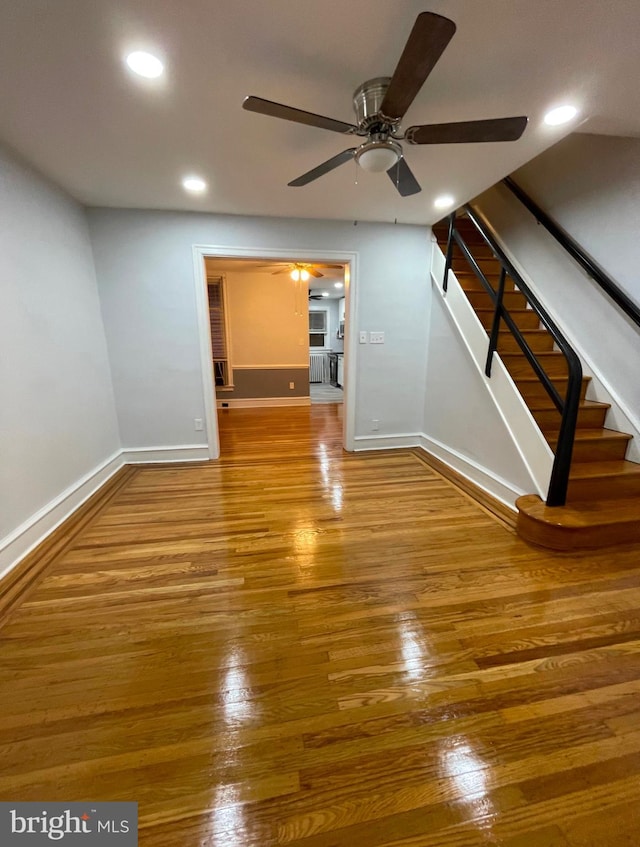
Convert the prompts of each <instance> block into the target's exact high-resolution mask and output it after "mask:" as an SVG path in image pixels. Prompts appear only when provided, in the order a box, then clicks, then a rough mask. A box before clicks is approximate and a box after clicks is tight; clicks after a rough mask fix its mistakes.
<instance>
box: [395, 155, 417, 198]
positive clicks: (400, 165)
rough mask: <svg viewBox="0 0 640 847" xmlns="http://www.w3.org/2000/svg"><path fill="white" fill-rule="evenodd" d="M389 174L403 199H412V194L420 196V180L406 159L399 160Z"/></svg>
mask: <svg viewBox="0 0 640 847" xmlns="http://www.w3.org/2000/svg"><path fill="white" fill-rule="evenodd" d="M387 173H388V174H389V179H390V180H391V182H392V183H393V184H394V185H395V187H396V188H397V189H398V192H399V193H400V195H401V196H402V197H410V196H411V195H412V194H418V192H419V191H422V189H421V188H420V184H419V183H418V180H417V179H416V178H415V176H414V175H413V172H412V171H411V168H410V167H409V165H408V164H407V160H406V159H405V158H404V157H402V158H401V159H398V161H397V162H396V164H395V165H394V166H393V167H392V168H389V170H388V171H387Z"/></svg>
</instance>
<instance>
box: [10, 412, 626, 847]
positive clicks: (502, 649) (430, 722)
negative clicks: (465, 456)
mask: <svg viewBox="0 0 640 847" xmlns="http://www.w3.org/2000/svg"><path fill="white" fill-rule="evenodd" d="M341 414H342V407H341V406H331V405H318V406H312V407H310V408H309V407H307V408H295V407H292V408H287V409H265V410H259V411H253V410H232V411H225V412H222V413H221V414H220V424H221V430H222V449H223V457H222V459H221V460H220V461H219V462H216V463H211V464H207V465H199V466H191V467H186V466H180V467H177V466H176V467H165V468H144V467H139V468H136V469H135V471H134V472H133V473H132V475H131V476H130V478H129V480H128V482H127V483H126V485H124V486H123V487H122V488H121V489H119V490H118V492H117V493H116V494H115V495H114V497H113V498H112V499H111V500H110V501H109V502H108V503H107V504H106V506H105V508H104V509H103V510H102V512H100V513H99V514H98V515H96V516H94V518H93V520H92V521H91V522H90V523H89V524H88V525H87V526H85V527H84V529H83V532H82V534H81V535H80V536H79V537H78V539H77V540H76V541H75V543H74V544H73V545H72V546H71V547H70V548H69V549H67V550H66V551H64V552H63V553H62V554H61V555H60V556H59V557H58V559H57V560H56V561H55V562H53V563H52V564H51V565H50V566H49V568H48V570H47V571H46V575H45V577H44V579H43V580H42V581H41V583H40V584H39V586H38V587H37V588H36V589H35V590H34V591H33V592H32V593H31V594H29V595H28V596H27V598H26V600H25V602H23V604H22V605H21V606H20V608H19V609H18V610H17V611H16V612H15V613H14V614H13V615H12V617H11V618H10V619H9V621H8V623H7V624H6V626H5V627H4V628H3V629H2V630H0V657H1V682H2V684H1V686H0V714H1V715H2V721H1V724H0V799H2V800H43V799H44V800H68V801H70V800H89V799H95V800H110V799H126V800H137V801H138V802H139V807H140V820H141V830H140V844H141V845H143V847H187V846H188V847H193V846H194V845H202V847H204V845H224V847H247V845H260V847H267V846H268V845H275V844H288V845H300V847H336V845H339V847H343V845H344V847H347V845H349V847H357V845H362V847H382V845H387V847H392V845H393V847H475V845H502V847H596V845H597V847H607V845H610V847H623V845H634V847H635V845H637V844H638V842H639V840H640V811H639V809H638V803H637V800H638V796H639V793H640V729H639V722H638V721H639V717H640V715H639V712H640V571H639V570H638V565H639V564H640V557H639V556H638V548H637V547H627V548H622V547H621V548H619V549H617V550H616V551H615V552H612V551H609V552H607V553H580V554H573V555H571V554H564V553H551V552H549V551H544V550H541V549H536V548H534V547H530V546H528V545H527V544H526V543H525V542H523V541H522V540H520V539H518V538H517V537H516V536H515V535H514V534H513V532H511V531H509V530H508V529H506V528H505V527H504V526H503V525H501V524H500V523H498V522H497V521H495V520H493V519H492V518H491V517H490V516H489V515H487V514H486V513H485V512H484V511H483V510H481V509H480V508H479V507H477V506H476V505H475V504H474V503H473V502H472V501H471V500H470V499H469V498H468V497H467V496H465V495H464V494H461V493H460V492H459V491H458V490H457V489H455V488H454V487H453V486H452V485H451V484H450V483H448V482H446V481H445V480H443V479H442V478H441V477H440V476H438V475H437V474H436V473H435V472H434V471H432V470H431V469H430V468H429V467H427V466H426V465H425V464H424V463H423V462H422V461H420V460H419V459H418V458H417V456H416V455H414V454H413V453H412V452H411V451H397V452H393V453H391V452H381V453H370V454H366V455H362V454H359V455H358V454H356V455H354V454H346V453H343V452H342V449H341V446H340V445H341V436H340V427H341Z"/></svg>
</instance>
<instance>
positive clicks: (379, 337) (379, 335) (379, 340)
mask: <svg viewBox="0 0 640 847" xmlns="http://www.w3.org/2000/svg"><path fill="white" fill-rule="evenodd" d="M369 344H384V332H370V333H369Z"/></svg>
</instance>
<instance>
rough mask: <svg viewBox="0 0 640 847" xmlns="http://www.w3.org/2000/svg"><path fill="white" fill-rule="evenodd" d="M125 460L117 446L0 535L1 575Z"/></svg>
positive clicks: (69, 513)
mask: <svg viewBox="0 0 640 847" xmlns="http://www.w3.org/2000/svg"><path fill="white" fill-rule="evenodd" d="M124 463H125V461H124V459H123V458H122V453H121V451H120V450H118V452H117V453H114V455H113V456H111V457H110V458H108V459H106V460H105V461H104V462H102V463H101V464H100V465H98V466H97V467H96V468H94V469H93V470H92V471H89V473H87V474H85V475H84V476H82V477H80V479H79V480H77V481H76V482H74V483H73V484H72V485H70V486H69V487H68V488H66V489H65V490H64V491H62V492H61V493H60V494H58V496H57V497H54V498H53V500H50V501H49V502H48V503H47V504H46V505H45V506H43V507H42V508H41V509H38V511H37V512H35V514H33V515H31V517H30V518H28V519H27V520H26V521H25V522H24V523H22V524H21V525H20V526H19V527H17V529H14V530H13V532H10V533H9V535H6V536H5V537H4V538H3V539H1V540H0V579H1V578H2V577H4V576H6V574H8V573H9V571H10V570H12V569H13V568H14V567H15V566H16V565H17V564H18V562H19V561H20V560H21V559H23V558H24V557H25V556H26V555H27V554H28V553H30V552H31V550H33V549H34V548H35V547H37V546H38V544H40V543H41V542H42V541H44V539H45V538H46V537H47V536H48V535H50V534H51V533H52V532H53V531H54V529H56V528H57V527H58V526H60V524H61V523H62V522H63V521H65V520H66V519H67V518H68V517H70V515H72V514H73V512H75V511H76V509H77V508H78V507H79V506H81V505H82V504H83V503H84V502H85V500H88V499H89V497H91V495H92V494H94V493H95V492H96V491H97V490H98V489H99V488H101V487H102V486H103V485H104V484H105V482H107V480H108V479H110V478H111V477H112V476H113V475H114V473H116V471H118V470H120V468H121V467H122V466H123V465H124Z"/></svg>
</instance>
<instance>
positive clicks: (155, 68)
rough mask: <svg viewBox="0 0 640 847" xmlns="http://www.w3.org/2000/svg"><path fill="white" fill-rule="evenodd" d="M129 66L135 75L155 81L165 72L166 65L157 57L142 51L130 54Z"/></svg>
mask: <svg viewBox="0 0 640 847" xmlns="http://www.w3.org/2000/svg"><path fill="white" fill-rule="evenodd" d="M127 65H128V66H129V68H130V69H131V70H132V71H133V72H134V74H138V76H144V77H146V78H147V79H155V78H156V77H158V76H160V75H161V74H162V72H163V71H164V65H163V64H162V62H161V61H160V59H158V57H157V56H152V55H151V53H144V52H143V51H142V50H136V51H135V52H134V53H129V55H128V56H127Z"/></svg>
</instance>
